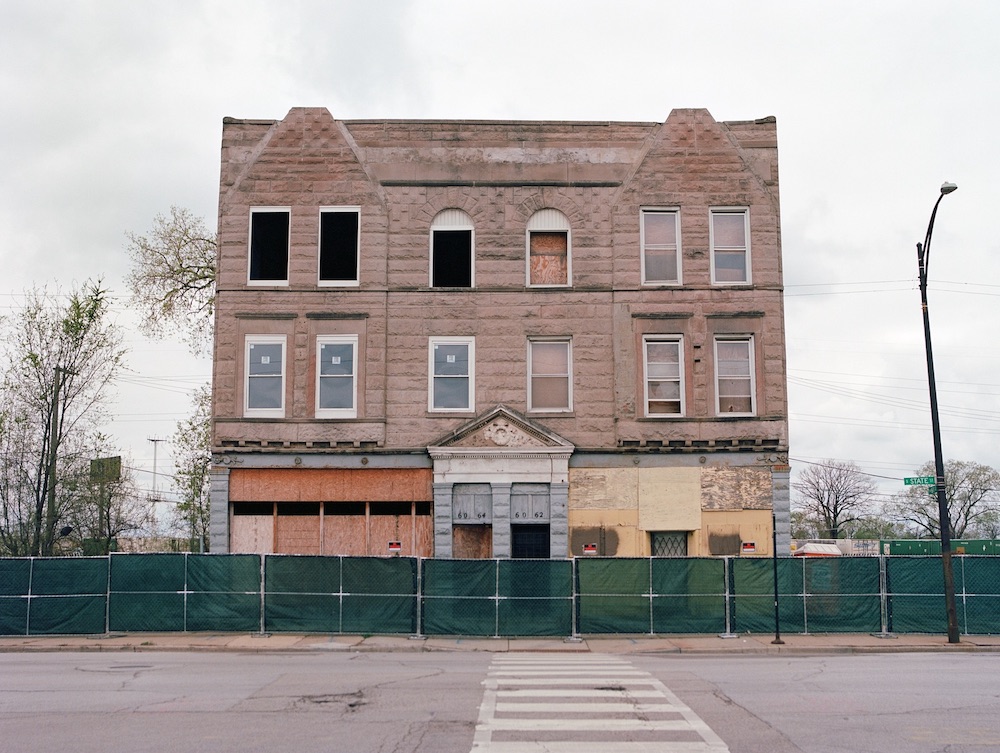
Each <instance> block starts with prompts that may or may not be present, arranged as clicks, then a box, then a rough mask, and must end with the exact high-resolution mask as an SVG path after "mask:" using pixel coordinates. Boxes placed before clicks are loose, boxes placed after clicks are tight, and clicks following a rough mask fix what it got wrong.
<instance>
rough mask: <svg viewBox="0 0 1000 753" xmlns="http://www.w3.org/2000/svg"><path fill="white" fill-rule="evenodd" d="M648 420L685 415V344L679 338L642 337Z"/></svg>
mask: <svg viewBox="0 0 1000 753" xmlns="http://www.w3.org/2000/svg"><path fill="white" fill-rule="evenodd" d="M642 344H643V373H644V374H645V387H644V392H645V394H644V401H645V404H646V416H647V417H661V416H683V415H684V368H683V364H684V342H683V340H681V338H680V337H677V336H673V337H661V336H654V335H647V336H646V337H644V338H643V342H642Z"/></svg>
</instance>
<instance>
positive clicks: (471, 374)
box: [427, 337, 476, 413]
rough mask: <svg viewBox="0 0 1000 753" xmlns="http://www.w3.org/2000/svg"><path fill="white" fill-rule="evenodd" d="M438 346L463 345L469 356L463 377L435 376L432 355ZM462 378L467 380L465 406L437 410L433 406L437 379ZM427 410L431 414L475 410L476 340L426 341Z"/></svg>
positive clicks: (459, 338) (440, 339)
mask: <svg viewBox="0 0 1000 753" xmlns="http://www.w3.org/2000/svg"><path fill="white" fill-rule="evenodd" d="M438 345H465V346H466V348H467V350H468V354H469V368H468V373H467V374H465V375H447V374H440V375H439V374H436V373H435V372H434V353H435V349H436V347H437V346H438ZM439 376H440V377H447V376H459V377H462V376H464V378H465V379H467V380H468V393H467V405H466V406H465V407H462V408H439V407H437V406H436V405H435V404H434V385H435V380H436V379H437V378H438V377H439ZM427 377H428V378H427V410H428V411H429V412H431V413H472V412H473V411H474V410H475V408H476V338H475V337H431V338H428V341H427Z"/></svg>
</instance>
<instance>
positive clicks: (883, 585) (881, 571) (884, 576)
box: [876, 554, 892, 638]
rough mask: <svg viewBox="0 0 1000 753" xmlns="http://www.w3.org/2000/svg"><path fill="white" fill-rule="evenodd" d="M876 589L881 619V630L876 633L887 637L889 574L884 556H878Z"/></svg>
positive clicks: (889, 634) (878, 635) (888, 635)
mask: <svg viewBox="0 0 1000 753" xmlns="http://www.w3.org/2000/svg"><path fill="white" fill-rule="evenodd" d="M878 591H879V594H878V595H879V611H880V612H881V614H880V615H879V616H880V618H881V621H882V632H881V633H878V634H877V636H876V637H878V638H889V637H890V636H891V635H892V634H891V633H890V632H889V575H888V572H887V565H886V556H885V555H884V554H879V556H878Z"/></svg>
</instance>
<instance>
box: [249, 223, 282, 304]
mask: <svg viewBox="0 0 1000 753" xmlns="http://www.w3.org/2000/svg"><path fill="white" fill-rule="evenodd" d="M290 216H291V210H290V209H289V208H288V207H254V208H252V209H251V210H250V264H249V265H248V267H249V273H248V278H247V279H248V282H249V283H250V284H251V285H286V284H287V283H288V243H289V241H288V239H289V225H290V222H289V218H290Z"/></svg>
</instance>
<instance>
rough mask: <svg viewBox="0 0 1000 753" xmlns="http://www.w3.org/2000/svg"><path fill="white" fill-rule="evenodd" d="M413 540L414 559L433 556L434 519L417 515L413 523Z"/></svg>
mask: <svg viewBox="0 0 1000 753" xmlns="http://www.w3.org/2000/svg"><path fill="white" fill-rule="evenodd" d="M413 531H414V539H415V540H416V547H415V550H414V552H413V556H415V557H433V556H434V518H433V517H431V516H430V515H418V516H416V518H414V523H413Z"/></svg>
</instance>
